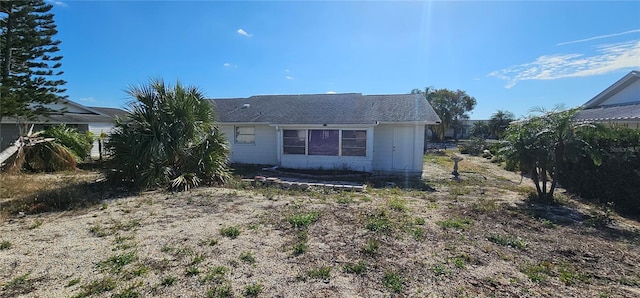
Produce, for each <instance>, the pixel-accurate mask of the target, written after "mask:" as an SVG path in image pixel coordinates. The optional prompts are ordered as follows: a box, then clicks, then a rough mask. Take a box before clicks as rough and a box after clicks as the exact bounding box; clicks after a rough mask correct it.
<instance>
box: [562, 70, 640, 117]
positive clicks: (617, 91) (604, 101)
mask: <svg viewBox="0 0 640 298" xmlns="http://www.w3.org/2000/svg"><path fill="white" fill-rule="evenodd" d="M581 108H582V110H581V111H579V112H578V113H577V114H576V115H575V120H576V121H578V122H592V123H602V124H605V125H615V126H622V127H628V128H635V129H640V71H637V70H634V71H632V72H630V73H628V74H627V75H625V76H624V77H622V78H621V79H620V80H618V81H617V82H615V83H614V84H613V85H611V86H610V87H609V88H607V89H605V90H604V91H602V92H601V93H600V94H598V95H596V96H595V97H594V98H592V99H591V100H589V101H587V102H586V103H585V104H584V105H582V107H581Z"/></svg>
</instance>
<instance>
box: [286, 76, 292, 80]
mask: <svg viewBox="0 0 640 298" xmlns="http://www.w3.org/2000/svg"><path fill="white" fill-rule="evenodd" d="M285 78H286V79H287V80H293V77H292V76H286V77H285Z"/></svg>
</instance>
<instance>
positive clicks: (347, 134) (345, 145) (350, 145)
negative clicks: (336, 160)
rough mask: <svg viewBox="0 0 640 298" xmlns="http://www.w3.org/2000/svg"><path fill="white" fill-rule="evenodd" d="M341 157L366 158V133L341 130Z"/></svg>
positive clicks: (363, 131) (364, 131)
mask: <svg viewBox="0 0 640 298" xmlns="http://www.w3.org/2000/svg"><path fill="white" fill-rule="evenodd" d="M341 155H342V156H367V131H366V130H342V152H341Z"/></svg>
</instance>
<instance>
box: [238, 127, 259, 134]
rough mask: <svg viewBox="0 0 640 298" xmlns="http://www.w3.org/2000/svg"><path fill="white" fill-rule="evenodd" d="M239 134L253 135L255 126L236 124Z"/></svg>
mask: <svg viewBox="0 0 640 298" xmlns="http://www.w3.org/2000/svg"><path fill="white" fill-rule="evenodd" d="M236 134H237V135H252V134H255V127H253V126H236Z"/></svg>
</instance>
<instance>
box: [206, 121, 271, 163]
mask: <svg viewBox="0 0 640 298" xmlns="http://www.w3.org/2000/svg"><path fill="white" fill-rule="evenodd" d="M242 126H254V127H255V143H254V144H236V143H235V126H234V125H230V124H220V125H219V128H220V130H221V131H222V132H224V134H225V136H226V137H227V142H229V146H230V147H231V158H230V159H231V162H233V163H246V164H264V165H275V164H278V149H277V148H278V144H277V140H278V137H277V134H276V129H275V127H272V126H269V125H266V124H262V125H260V124H258V125H242Z"/></svg>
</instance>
